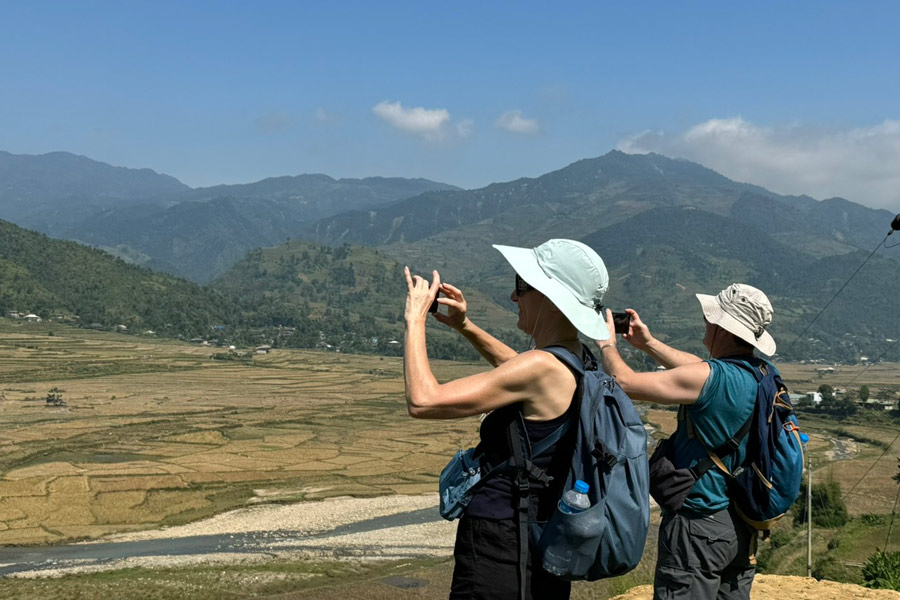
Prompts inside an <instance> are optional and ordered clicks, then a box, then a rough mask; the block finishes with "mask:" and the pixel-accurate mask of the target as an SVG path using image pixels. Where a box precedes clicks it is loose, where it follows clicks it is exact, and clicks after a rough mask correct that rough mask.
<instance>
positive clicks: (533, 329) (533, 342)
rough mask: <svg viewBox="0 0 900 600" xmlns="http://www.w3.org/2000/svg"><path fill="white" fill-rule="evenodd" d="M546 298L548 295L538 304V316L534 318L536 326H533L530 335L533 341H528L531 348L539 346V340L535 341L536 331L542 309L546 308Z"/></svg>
mask: <svg viewBox="0 0 900 600" xmlns="http://www.w3.org/2000/svg"><path fill="white" fill-rule="evenodd" d="M546 299H547V297H546V296H544V297H543V298H541V303H540V304H538V312H537V316H536V317H535V318H534V327H532V328H531V335H530V336H529V337H530V338H531V341H530V342H529V343H528V349H529V350H534V349H535V348H537V342H535V341H534V332H535V331H537V326H538V320H539V319H540V318H541V311H542V310H544V300H546Z"/></svg>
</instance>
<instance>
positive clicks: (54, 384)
mask: <svg viewBox="0 0 900 600" xmlns="http://www.w3.org/2000/svg"><path fill="white" fill-rule="evenodd" d="M51 330H52V335H51ZM214 355H218V358H222V357H223V356H224V357H227V358H229V360H215V359H213V358H212V357H213V356H214ZM231 358H234V357H232V356H230V355H229V353H228V351H227V350H223V349H220V348H213V347H202V346H196V345H189V344H186V343H178V342H173V341H165V340H155V339H146V338H140V337H135V336H125V335H118V334H112V333H102V332H96V331H91V330H81V329H70V328H65V327H60V326H58V325H52V326H51V325H46V324H28V325H26V324H16V323H13V322H10V321H6V320H4V319H0V545H9V544H33V543H52V542H60V541H65V540H71V539H77V538H94V537H98V536H101V535H104V534H107V533H111V532H115V531H128V530H134V529H146V528H153V527H157V526H159V525H167V524H175V523H183V522H187V521H193V520H196V519H199V518H202V517H206V516H210V515H212V514H216V513H219V512H222V511H224V510H227V509H230V508H236V507H240V506H245V505H247V504H248V503H253V502H291V501H299V500H311V499H320V498H325V497H334V496H341V495H352V496H380V495H391V494H418V493H424V492H434V491H435V490H436V487H437V477H438V474H439V472H440V470H441V468H442V467H443V466H444V464H446V462H447V460H448V459H449V457H450V456H451V454H452V453H453V451H454V450H456V449H457V448H459V447H466V446H469V445H471V444H473V443H474V441H475V440H476V438H477V431H478V420H477V418H471V419H464V420H460V421H445V422H441V421H417V420H413V419H410V418H409V417H408V416H407V414H406V406H405V402H404V399H403V381H402V362H401V361H400V359H397V358H379V357H377V356H350V355H343V354H334V353H321V352H311V351H296V350H275V351H274V352H272V353H270V354H266V355H255V354H254V355H248V356H245V357H243V358H239V359H237V360H230V359H231ZM482 368H485V367H482V366H480V365H475V364H462V363H451V362H436V363H435V369H436V371H437V374H438V377H439V379H441V380H447V379H451V378H454V377H459V376H462V375H465V374H469V373H473V372H477V371H478V370H480V369H482ZM781 369H782V371H783V372H784V375H785V379H786V381H787V382H788V384H789V385H790V386H791V388H792V389H793V390H803V389H815V388H816V387H817V386H818V385H819V384H820V383H822V382H827V383H829V384H830V385H833V386H834V387H841V386H843V385H846V382H847V381H849V380H851V379H852V378H854V377H857V375H858V373H859V372H860V370H861V369H862V367H844V368H840V369H838V371H837V372H836V373H834V374H827V375H825V376H821V377H820V376H819V375H818V374H817V373H816V370H815V366H813V365H781ZM863 382H865V383H867V384H868V385H870V386H871V387H872V390H873V394H874V393H875V391H876V390H879V389H881V388H884V389H894V390H896V389H898V387H900V370H898V369H897V368H896V365H875V366H873V367H872V368H870V369H868V371H867V372H866V373H865V374H864V376H863V377H860V378H859V379H858V380H857V381H856V382H855V385H859V384H861V383H863ZM54 388H58V389H60V390H62V398H63V400H64V401H65V403H66V405H65V406H55V405H52V404H50V403H48V402H47V401H46V400H47V396H48V394H49V393H50V391H51V390H53V389H54ZM863 416H864V415H863ZM647 419H648V421H649V422H650V423H652V424H653V425H655V426H656V427H657V428H658V429H659V430H660V431H661V432H663V433H666V434H667V433H670V432H671V431H672V430H673V429H674V427H675V412H674V411H671V410H664V409H662V408H658V407H651V408H650V409H649V410H648V413H647ZM801 423H802V425H803V426H804V428H805V429H806V430H807V431H808V432H809V433H810V434H811V441H810V444H809V449H810V452H811V455H812V458H813V469H814V480H818V481H823V480H824V478H833V479H835V480H837V481H838V482H839V483H840V485H841V487H842V489H843V490H844V492H845V494H846V499H847V503H848V508H849V509H850V512H851V513H852V514H865V513H870V512H871V513H889V512H890V511H891V507H892V506H893V503H894V501H895V500H896V495H897V491H898V488H897V485H896V484H895V483H894V482H893V481H892V480H891V477H892V476H893V475H894V474H895V473H896V472H897V462H896V456H897V454H898V452H897V450H896V448H897V438H898V437H900V436H898V434H900V429H898V428H897V427H896V426H895V425H894V424H893V422H891V421H890V419H887V420H886V419H880V420H878V421H877V422H875V421H873V422H872V423H869V422H867V421H865V420H860V419H859V418H857V419H856V420H855V421H853V422H852V423H851V422H848V423H842V422H838V421H837V420H835V419H833V418H819V417H813V416H811V415H803V416H802V417H801ZM838 429H841V430H843V431H842V432H836V431H837V430H838ZM848 436H852V437H848ZM853 437H855V438H857V439H856V440H854V439H853ZM859 440H868V442H866V441H859ZM869 442H872V443H869ZM841 452H843V453H844V456H840V457H836V453H841ZM836 458H841V460H835V459H836Z"/></svg>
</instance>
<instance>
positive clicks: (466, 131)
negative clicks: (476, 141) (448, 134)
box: [456, 119, 475, 139]
mask: <svg viewBox="0 0 900 600" xmlns="http://www.w3.org/2000/svg"><path fill="white" fill-rule="evenodd" d="M473 133H475V121H473V120H472V119H462V120H461V121H460V122H459V123H457V124H456V135H458V136H459V137H461V138H463V139H465V138H467V137H471V136H472V134H473Z"/></svg>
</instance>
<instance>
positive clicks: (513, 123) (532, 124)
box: [494, 110, 540, 134]
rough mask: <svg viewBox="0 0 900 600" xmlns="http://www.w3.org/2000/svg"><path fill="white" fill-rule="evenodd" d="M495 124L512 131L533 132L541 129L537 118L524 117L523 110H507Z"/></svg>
mask: <svg viewBox="0 0 900 600" xmlns="http://www.w3.org/2000/svg"><path fill="white" fill-rule="evenodd" d="M494 125H495V126H496V127H498V128H499V129H503V130H505V131H509V132H510V133H521V134H531V133H537V132H538V131H539V130H540V127H539V126H538V122H537V119H529V118H526V117H523V116H522V111H521V110H508V111H506V112H505V113H503V114H502V115H500V117H499V118H498V119H497V120H496V121H495V122H494Z"/></svg>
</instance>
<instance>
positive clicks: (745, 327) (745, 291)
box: [697, 283, 775, 356]
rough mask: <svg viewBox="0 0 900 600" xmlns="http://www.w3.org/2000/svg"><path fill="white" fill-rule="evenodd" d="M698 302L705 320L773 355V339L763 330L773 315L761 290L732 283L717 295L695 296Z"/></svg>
mask: <svg viewBox="0 0 900 600" xmlns="http://www.w3.org/2000/svg"><path fill="white" fill-rule="evenodd" d="M697 300H699V301H700V306H701V307H702V308H703V316H705V317H706V320H707V321H709V322H710V323H712V324H713V325H718V326H719V327H721V328H722V329H724V330H725V331H728V332H729V333H733V334H734V335H736V336H737V337H739V338H741V339H742V340H744V341H745V342H747V343H748V344H750V345H752V346H753V347H754V348H756V349H757V350H759V351H760V352H762V353H763V354H765V355H766V356H772V355H773V354H775V340H774V339H773V338H772V336H771V334H769V332H768V331H766V327H768V326H769V324H770V323H771V322H772V315H773V314H774V313H773V310H772V303H771V302H769V299H768V298H767V297H766V295H765V294H764V293H762V292H761V291H760V290H758V289H756V288H755V287H753V286H751V285H746V284H743V283H732V284H731V285H729V286H728V287H727V288H725V289H724V290H722V291H721V292H719V294H718V295H717V296H709V295H707V294H697Z"/></svg>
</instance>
